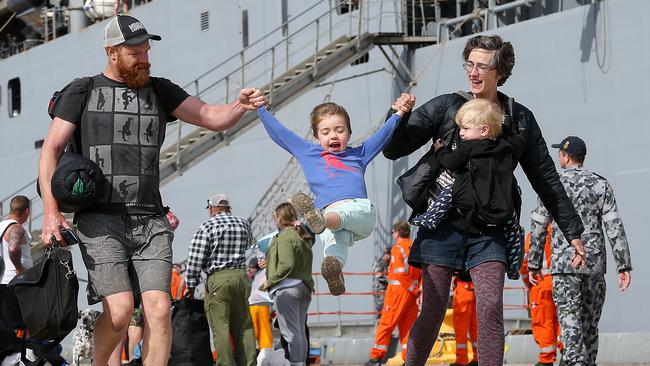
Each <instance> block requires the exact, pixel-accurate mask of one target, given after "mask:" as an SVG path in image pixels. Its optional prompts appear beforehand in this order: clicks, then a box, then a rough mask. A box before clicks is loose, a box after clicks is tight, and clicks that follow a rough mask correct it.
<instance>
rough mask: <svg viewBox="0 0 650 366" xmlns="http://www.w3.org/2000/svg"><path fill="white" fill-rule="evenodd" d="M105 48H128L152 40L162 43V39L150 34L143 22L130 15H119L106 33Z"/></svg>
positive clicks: (105, 30) (107, 26) (112, 20)
mask: <svg viewBox="0 0 650 366" xmlns="http://www.w3.org/2000/svg"><path fill="white" fill-rule="evenodd" d="M102 37H103V39H104V47H108V46H117V45H120V44H125V45H127V46H137V45H139V44H142V43H144V42H145V41H148V40H150V39H153V40H154V41H160V40H161V38H160V36H159V35H156V34H149V32H147V30H146V29H145V27H144V25H143V24H142V22H140V21H139V20H137V19H135V18H134V17H131V16H128V15H118V16H116V17H115V18H113V19H111V21H110V22H108V24H106V27H104V32H102Z"/></svg>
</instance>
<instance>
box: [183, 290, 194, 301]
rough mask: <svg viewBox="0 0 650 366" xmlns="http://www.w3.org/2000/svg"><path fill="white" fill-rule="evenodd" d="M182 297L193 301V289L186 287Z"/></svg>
mask: <svg viewBox="0 0 650 366" xmlns="http://www.w3.org/2000/svg"><path fill="white" fill-rule="evenodd" d="M183 297H184V298H186V299H188V300H193V299H194V289H193V288H189V287H186V288H185V291H183Z"/></svg>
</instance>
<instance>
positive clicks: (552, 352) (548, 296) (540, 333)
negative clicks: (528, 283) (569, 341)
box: [531, 277, 557, 363]
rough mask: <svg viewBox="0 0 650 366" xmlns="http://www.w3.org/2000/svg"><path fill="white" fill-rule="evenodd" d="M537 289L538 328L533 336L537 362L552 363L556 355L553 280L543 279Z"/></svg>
mask: <svg viewBox="0 0 650 366" xmlns="http://www.w3.org/2000/svg"><path fill="white" fill-rule="evenodd" d="M537 287H539V300H538V305H537V308H536V314H535V315H536V317H537V319H538V323H539V326H538V329H537V332H534V333H533V334H534V335H535V340H536V341H537V345H538V346H539V362H541V363H553V362H555V358H556V354H557V352H556V348H557V347H556V346H557V336H556V333H555V330H556V329H555V324H554V319H555V317H556V314H557V309H556V307H555V302H554V301H553V279H552V278H550V277H544V279H543V280H542V281H541V282H540V283H539V284H538V285H537ZM531 312H532V311H531Z"/></svg>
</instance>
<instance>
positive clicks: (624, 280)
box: [618, 271, 632, 292]
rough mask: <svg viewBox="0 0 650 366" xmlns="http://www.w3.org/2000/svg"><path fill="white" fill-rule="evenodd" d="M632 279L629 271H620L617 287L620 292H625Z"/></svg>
mask: <svg viewBox="0 0 650 366" xmlns="http://www.w3.org/2000/svg"><path fill="white" fill-rule="evenodd" d="M631 281H632V274H631V273H630V271H625V272H621V273H619V274H618V288H619V290H621V292H625V291H626V290H627V288H628V287H630V282H631Z"/></svg>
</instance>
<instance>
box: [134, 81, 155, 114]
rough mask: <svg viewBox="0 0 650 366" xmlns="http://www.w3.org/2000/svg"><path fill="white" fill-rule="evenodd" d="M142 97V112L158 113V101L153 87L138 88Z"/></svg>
mask: <svg viewBox="0 0 650 366" xmlns="http://www.w3.org/2000/svg"><path fill="white" fill-rule="evenodd" d="M138 94H139V95H138V98H139V99H140V114H155V115H157V114H158V103H157V101H156V94H155V93H154V92H153V89H152V88H143V89H140V90H138Z"/></svg>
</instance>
